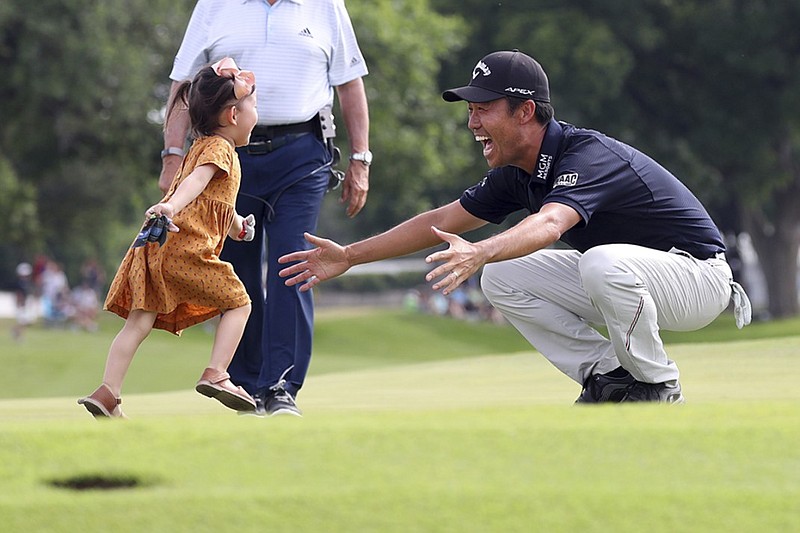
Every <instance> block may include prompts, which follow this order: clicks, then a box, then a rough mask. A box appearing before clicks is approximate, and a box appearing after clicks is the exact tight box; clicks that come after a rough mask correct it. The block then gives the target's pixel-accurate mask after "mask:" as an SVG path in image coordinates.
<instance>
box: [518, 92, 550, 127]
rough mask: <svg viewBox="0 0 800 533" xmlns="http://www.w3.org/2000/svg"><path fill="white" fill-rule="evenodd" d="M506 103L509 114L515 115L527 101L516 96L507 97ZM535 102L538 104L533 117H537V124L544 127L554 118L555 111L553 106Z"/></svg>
mask: <svg viewBox="0 0 800 533" xmlns="http://www.w3.org/2000/svg"><path fill="white" fill-rule="evenodd" d="M506 101H507V102H508V112H509V113H512V114H513V113H514V111H516V110H517V108H519V106H521V105H522V104H523V103H524V102H525V99H524V98H517V97H516V96H506ZM534 102H535V103H536V111H534V113H533V116H534V117H536V122H538V123H539V124H541V125H542V126H544V125H545V124H547V123H549V122H550V120H551V119H552V118H553V116H554V115H555V110H554V109H553V106H552V105H551V104H549V103H547V102H539V101H536V100H534Z"/></svg>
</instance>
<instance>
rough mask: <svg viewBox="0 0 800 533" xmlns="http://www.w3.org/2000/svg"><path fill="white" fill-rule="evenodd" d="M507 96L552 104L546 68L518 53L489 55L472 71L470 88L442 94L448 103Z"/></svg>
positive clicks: (527, 56)
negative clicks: (543, 68)
mask: <svg viewBox="0 0 800 533" xmlns="http://www.w3.org/2000/svg"><path fill="white" fill-rule="evenodd" d="M504 96H516V97H518V98H524V99H526V100H535V101H537V102H550V86H549V84H548V82H547V74H545V73H544V70H542V66H541V65H540V64H539V63H537V62H536V60H535V59H533V58H532V57H531V56H529V55H526V54H523V53H522V52H520V51H519V50H516V49H515V50H512V51H510V52H509V51H503V52H493V53H491V54H489V55H488V56H486V57H484V58H483V59H481V60H480V61H478V64H477V65H475V68H474V69H472V79H471V80H470V82H469V85H467V86H464V87H457V88H455V89H450V90H449V91H445V92H444V93H442V98H444V99H445V100H446V101H448V102H457V101H459V100H466V101H467V102H489V101H491V100H497V99H498V98H502V97H504Z"/></svg>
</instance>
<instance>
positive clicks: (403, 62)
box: [319, 0, 478, 242]
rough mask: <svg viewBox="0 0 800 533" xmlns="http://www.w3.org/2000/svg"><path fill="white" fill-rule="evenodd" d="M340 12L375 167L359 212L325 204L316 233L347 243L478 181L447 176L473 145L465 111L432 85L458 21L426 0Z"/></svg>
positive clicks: (379, 1) (387, 1)
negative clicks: (360, 58) (364, 71)
mask: <svg viewBox="0 0 800 533" xmlns="http://www.w3.org/2000/svg"><path fill="white" fill-rule="evenodd" d="M347 9H348V11H349V13H350V16H351V18H352V20H353V26H354V28H355V31H356V35H357V36H358V41H359V44H360V46H361V49H362V52H363V53H364V56H365V59H366V61H367V65H368V67H369V69H370V73H369V75H368V76H367V77H365V78H364V84H365V86H366V90H367V98H368V101H369V112H370V124H371V127H370V144H371V146H372V151H373V152H375V163H374V164H373V165H372V167H371V169H370V191H369V197H368V199H367V204H366V207H365V208H364V210H363V211H362V213H361V214H359V215H358V217H357V218H356V219H355V220H354V221H346V220H344V217H343V216H342V214H341V213H342V212H343V209H342V207H341V205H340V204H338V202H337V203H336V204H335V206H334V205H331V204H332V203H331V202H328V203H326V206H325V211H324V213H323V216H322V219H321V221H320V226H319V227H320V229H319V232H320V233H322V234H324V235H326V236H329V237H331V238H334V239H337V240H343V241H348V242H349V241H352V240H353V239H355V238H360V237H364V236H368V235H371V234H373V233H375V232H377V231H381V230H385V229H388V228H389V227H390V226H391V225H394V224H396V223H398V222H401V221H403V220H405V219H406V218H408V217H410V216H411V215H414V214H417V213H419V212H421V211H424V210H426V209H429V208H430V207H432V206H436V205H438V204H439V203H441V202H445V201H451V200H452V199H453V198H455V195H456V194H458V193H459V192H461V191H462V190H463V189H464V188H466V186H468V185H469V184H471V183H472V182H475V181H477V180H478V177H473V176H470V177H468V178H466V181H465V178H464V177H463V176H461V175H460V174H459V173H457V172H454V171H453V169H454V168H455V169H458V168H461V167H463V166H464V164H465V162H466V161H468V160H469V150H468V147H469V146H470V145H471V144H472V143H473V142H474V141H473V140H472V137H471V136H470V135H469V131H468V130H467V128H466V127H465V124H466V115H465V113H464V110H459V109H454V108H453V106H448V105H445V103H444V102H443V101H442V99H441V97H440V91H439V88H438V85H437V81H438V78H437V77H438V74H439V65H440V63H441V61H442V59H443V58H444V57H447V56H448V55H449V54H452V53H453V52H454V51H455V50H457V49H458V48H460V47H461V46H462V43H463V41H464V38H465V36H464V26H463V23H462V22H461V21H460V19H458V18H457V17H445V16H442V15H439V14H437V13H435V12H434V11H433V10H432V8H431V7H430V5H429V2H428V0H374V1H370V2H366V1H360V2H359V1H355V0H349V1H348V2H347ZM337 116H341V114H340V113H337ZM339 126H340V128H339V134H340V138H339V140H337V144H338V145H339V146H340V147H342V148H344V149H345V150H343V158H345V159H346V158H347V157H348V155H349V154H347V153H346V148H347V146H348V143H347V141H346V138H345V136H344V131H345V128H343V127H341V126H342V124H341V123H340V124H339ZM330 196H332V197H336V198H337V199H338V196H339V191H335V192H334V193H333V194H331V195H330Z"/></svg>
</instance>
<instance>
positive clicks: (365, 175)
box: [336, 78, 369, 217]
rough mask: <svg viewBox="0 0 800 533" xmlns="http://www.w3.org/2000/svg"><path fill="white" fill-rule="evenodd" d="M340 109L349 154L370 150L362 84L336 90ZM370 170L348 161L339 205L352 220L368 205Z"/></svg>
mask: <svg viewBox="0 0 800 533" xmlns="http://www.w3.org/2000/svg"><path fill="white" fill-rule="evenodd" d="M336 93H337V95H338V97H339V105H340V106H341V108H342V114H343V115H344V125H345V127H346V128H347V136H348V138H349V139H350V153H351V154H355V153H360V152H366V151H367V150H369V107H368V105H367V94H366V92H365V90H364V81H363V80H362V79H361V78H356V79H354V80H352V81H349V82H347V83H345V84H343V85H339V86H338V87H336ZM368 190H369V167H368V166H367V165H365V164H364V163H362V162H360V161H352V160H351V161H349V164H348V166H347V172H346V173H345V179H344V183H343V184H342V200H341V201H342V202H343V203H344V202H346V203H347V204H348V206H347V216H349V217H354V216H356V215H357V214H358V213H359V211H361V209H362V208H363V207H364V204H365V203H366V202H367V191H368Z"/></svg>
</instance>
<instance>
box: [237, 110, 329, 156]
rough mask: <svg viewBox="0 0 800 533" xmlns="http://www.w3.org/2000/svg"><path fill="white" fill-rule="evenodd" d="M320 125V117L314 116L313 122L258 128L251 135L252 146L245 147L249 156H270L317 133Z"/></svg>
mask: <svg viewBox="0 0 800 533" xmlns="http://www.w3.org/2000/svg"><path fill="white" fill-rule="evenodd" d="M318 125H319V117H318V116H317V115H314V117H313V118H312V119H311V120H307V121H306V122H298V123H297V124H281V125H278V126H256V127H255V128H253V133H251V134H250V144H248V145H247V146H245V151H246V152H247V153H248V154H255V155H258V154H268V153H270V152H273V151H275V150H277V149H278V148H280V147H281V146H284V145H286V144H289V143H290V142H291V141H293V140H295V139H297V138H298V137H302V136H303V135H307V134H309V133H316V132H317V127H318Z"/></svg>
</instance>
